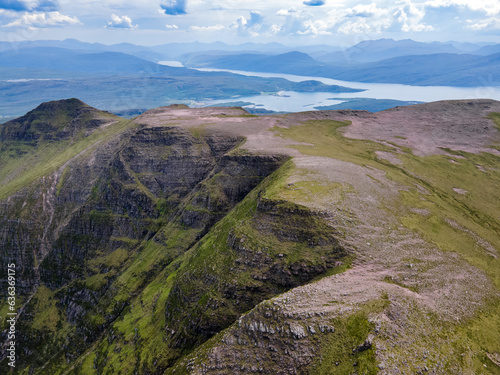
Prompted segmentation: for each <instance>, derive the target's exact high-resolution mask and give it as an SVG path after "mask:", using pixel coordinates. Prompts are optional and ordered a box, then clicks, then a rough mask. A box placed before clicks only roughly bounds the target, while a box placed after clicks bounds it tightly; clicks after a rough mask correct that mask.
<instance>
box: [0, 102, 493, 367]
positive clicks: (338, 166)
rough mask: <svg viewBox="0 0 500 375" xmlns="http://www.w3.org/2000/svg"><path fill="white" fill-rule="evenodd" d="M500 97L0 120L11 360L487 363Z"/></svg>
mask: <svg viewBox="0 0 500 375" xmlns="http://www.w3.org/2000/svg"><path fill="white" fill-rule="evenodd" d="M499 113H500V103H498V102H494V101H485V100H482V101H481V100H478V101H459V102H437V103H430V104H423V105H418V106H411V107H402V108H396V109H393V110H387V111H383V112H379V113H377V114H372V113H369V112H366V111H318V112H307V113H300V114H291V115H281V116H266V117H257V116H252V115H249V114H248V113H246V112H245V111H244V110H242V109H240V108H205V109H190V108H188V107H185V106H170V107H162V108H158V109H154V110H150V111H148V112H146V113H144V114H143V115H141V116H139V117H138V118H136V119H133V120H124V119H121V118H119V117H117V116H113V115H111V114H109V113H106V112H102V111H98V110H96V109H94V108H91V107H89V106H87V105H85V104H84V103H82V102H80V101H78V100H77V99H70V100H64V101H58V102H50V103H44V104H42V105H40V106H39V107H38V108H36V109H35V110H33V111H31V112H29V113H28V114H27V115H25V116H23V117H21V118H19V119H17V120H13V121H10V122H8V123H5V124H3V125H0V162H1V164H0V254H1V256H0V266H1V269H0V280H1V290H0V293H2V294H1V298H2V304H1V305H0V306H1V308H0V316H4V315H5V312H7V307H8V305H7V304H6V291H7V287H6V285H7V284H6V282H7V265H8V264H10V263H15V264H16V272H17V274H16V280H17V288H18V289H17V290H18V305H17V311H18V312H19V316H18V323H17V333H18V339H17V340H18V341H17V345H18V348H22V350H21V349H19V350H18V352H17V355H18V361H17V368H16V372H18V373H34V374H38V373H40V374H58V373H61V374H63V373H74V374H87V373H89V374H93V373H97V374H101V373H117V374H118V373H123V374H130V373H138V374H160V373H175V374H178V373H199V374H209V373H213V374H225V373H227V374H235V373H278V374H293V373H296V374H309V373H311V374H314V373H319V374H327V373H386V374H393V373H401V372H404V371H410V372H412V373H419V372H420V373H424V372H431V373H443V374H445V373H474V372H475V373H480V372H483V373H496V372H498V369H499V368H498V363H500V358H499V357H500V344H499V343H498V337H500V336H499V335H500V332H499V328H498V327H499V326H500V325H499V323H500V322H499V318H498V316H500V314H499V313H500V311H499V307H498V306H499V303H498V301H499V300H498V299H499V288H500V280H499V279H498V270H499V266H500V265H499V261H498V251H499V247H500V237H499V233H500V218H499V211H498V210H499V208H498V204H491V203H492V202H499V201H500V197H499V193H498V189H497V186H498V183H499V182H500V173H499V169H498V165H499V161H500V151H499V150H500V147H499V145H500V136H499V130H498V126H499V123H500V114H499ZM395 124H397V125H398V126H395ZM1 324H2V325H3V326H2V328H3V329H5V328H7V325H6V322H5V320H2V323H1ZM5 338H6V331H4V332H3V334H2V342H5ZM2 358H5V351H4V352H3V357H2ZM0 367H1V368H2V369H5V371H7V369H8V366H7V363H6V360H5V359H4V360H2V361H1V362H0ZM478 371H479V372H478Z"/></svg>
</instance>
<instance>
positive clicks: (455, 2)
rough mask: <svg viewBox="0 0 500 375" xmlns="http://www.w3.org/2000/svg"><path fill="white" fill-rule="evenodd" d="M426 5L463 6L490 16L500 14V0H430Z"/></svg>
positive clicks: (440, 6)
mask: <svg viewBox="0 0 500 375" xmlns="http://www.w3.org/2000/svg"><path fill="white" fill-rule="evenodd" d="M425 6H428V7H433V8H446V7H451V6H461V7H465V8H468V9H470V10H472V11H481V12H484V13H486V14H487V15H488V16H493V15H497V14H500V1H498V0H473V1H471V0H429V1H427V2H426V3H425Z"/></svg>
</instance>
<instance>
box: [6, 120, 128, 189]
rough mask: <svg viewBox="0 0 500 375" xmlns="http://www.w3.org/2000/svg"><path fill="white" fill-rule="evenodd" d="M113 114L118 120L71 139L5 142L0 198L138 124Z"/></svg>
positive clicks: (28, 184)
mask: <svg viewBox="0 0 500 375" xmlns="http://www.w3.org/2000/svg"><path fill="white" fill-rule="evenodd" d="M110 117H111V118H110V120H113V119H114V118H116V119H117V120H118V121H117V123H115V124H113V125H110V126H107V127H105V128H100V129H96V130H95V131H93V132H92V134H90V135H89V136H84V134H79V135H77V136H76V137H75V138H73V139H67V140H61V141H42V142H41V143H40V144H39V145H38V146H37V147H36V148H35V147H33V146H30V145H27V144H25V143H24V142H4V144H3V145H1V146H2V150H1V152H0V165H2V168H1V169H0V199H5V198H7V197H8V196H10V195H12V194H13V193H15V192H16V191H18V190H20V189H22V188H23V187H26V186H30V185H31V184H32V183H33V182H35V181H37V180H38V179H40V178H41V177H42V176H47V175H50V174H51V173H54V172H55V171H56V170H58V169H59V168H60V167H62V166H63V165H64V164H65V163H66V162H68V161H69V160H71V159H72V158H74V157H75V156H77V155H78V154H80V153H82V152H85V151H87V150H90V149H91V148H92V147H93V146H95V145H97V144H98V143H100V142H103V141H106V140H109V139H111V138H112V137H114V136H116V135H118V134H120V133H122V132H123V131H125V130H127V129H130V128H133V127H135V126H138V125H137V124H136V123H134V122H132V121H131V120H122V119H119V118H118V117H115V116H110Z"/></svg>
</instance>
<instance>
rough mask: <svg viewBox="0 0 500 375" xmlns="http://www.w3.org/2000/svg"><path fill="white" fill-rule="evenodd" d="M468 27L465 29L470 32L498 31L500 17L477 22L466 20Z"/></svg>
mask: <svg viewBox="0 0 500 375" xmlns="http://www.w3.org/2000/svg"><path fill="white" fill-rule="evenodd" d="M468 22H469V25H467V26H466V27H467V28H468V29H470V30H475V31H480V30H489V29H500V17H499V16H496V17H490V18H486V19H483V20H480V21H477V22H474V21H471V20H468Z"/></svg>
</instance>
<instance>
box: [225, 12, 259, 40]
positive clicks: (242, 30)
mask: <svg viewBox="0 0 500 375" xmlns="http://www.w3.org/2000/svg"><path fill="white" fill-rule="evenodd" d="M263 21H264V16H262V14H261V13H260V12H256V11H251V12H250V18H245V17H238V19H237V20H236V22H234V23H233V24H232V25H231V26H230V27H229V28H231V29H235V30H238V32H239V34H240V35H252V36H257V35H259V31H260V29H261V28H262V22H263Z"/></svg>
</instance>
